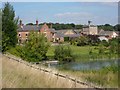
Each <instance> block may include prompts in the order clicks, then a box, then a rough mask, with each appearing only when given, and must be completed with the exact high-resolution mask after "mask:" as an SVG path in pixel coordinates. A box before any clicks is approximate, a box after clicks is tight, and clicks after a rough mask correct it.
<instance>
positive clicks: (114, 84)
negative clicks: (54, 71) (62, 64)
mask: <svg viewBox="0 0 120 90" xmlns="http://www.w3.org/2000/svg"><path fill="white" fill-rule="evenodd" d="M119 68H120V67H117V66H110V67H106V68H102V69H100V70H83V71H74V70H64V69H63V70H60V71H61V72H62V73H65V74H68V75H72V76H74V77H76V78H79V79H80V80H82V81H86V82H87V83H93V84H94V85H98V86H101V87H105V88H118V87H119V85H118V84H119V83H118V75H119V74H118V72H119Z"/></svg>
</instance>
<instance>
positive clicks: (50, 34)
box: [17, 20, 64, 43]
mask: <svg viewBox="0 0 120 90" xmlns="http://www.w3.org/2000/svg"><path fill="white" fill-rule="evenodd" d="M31 31H34V32H38V33H43V34H45V37H46V38H47V40H48V41H50V42H56V41H57V42H64V38H63V36H61V35H59V34H58V33H57V32H56V31H55V29H53V28H49V27H48V25H47V24H46V23H45V24H44V25H43V26H41V27H40V26H39V25H38V21H37V20H36V25H23V24H22V21H21V20H20V23H19V25H18V29H17V32H18V34H17V36H18V43H24V42H25V41H27V40H28V35H29V33H30V32H31Z"/></svg>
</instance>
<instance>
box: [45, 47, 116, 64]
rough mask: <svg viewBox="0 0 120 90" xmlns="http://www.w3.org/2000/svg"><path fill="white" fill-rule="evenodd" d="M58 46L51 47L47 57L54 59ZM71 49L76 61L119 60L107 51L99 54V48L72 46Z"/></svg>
mask: <svg viewBox="0 0 120 90" xmlns="http://www.w3.org/2000/svg"><path fill="white" fill-rule="evenodd" d="M55 47H56V46H51V47H50V48H49V49H48V52H47V54H46V55H47V56H48V57H49V58H52V59H53V58H54V50H55ZM70 48H71V50H72V54H73V56H74V57H75V61H82V62H84V61H89V60H97V59H99V60H100V59H109V60H110V58H111V59H113V58H118V55H117V54H111V55H109V54H108V53H107V52H108V50H105V53H104V54H101V55H100V54H99V50H98V48H99V47H98V46H75V45H70ZM90 50H92V54H91V55H90V54H89V51H90Z"/></svg>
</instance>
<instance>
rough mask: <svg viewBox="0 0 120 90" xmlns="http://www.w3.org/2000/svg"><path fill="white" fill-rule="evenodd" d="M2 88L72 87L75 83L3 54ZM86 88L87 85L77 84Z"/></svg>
mask: <svg viewBox="0 0 120 90" xmlns="http://www.w3.org/2000/svg"><path fill="white" fill-rule="evenodd" d="M2 66H3V67H2V88H72V87H74V83H73V82H71V81H68V80H66V79H64V78H57V77H55V76H53V75H50V74H49V73H48V74H47V73H45V72H42V71H40V70H37V69H34V68H32V67H29V66H26V65H25V64H23V63H19V62H17V61H14V60H11V59H9V58H7V57H6V56H2ZM76 87H79V88H85V87H88V86H85V85H76Z"/></svg>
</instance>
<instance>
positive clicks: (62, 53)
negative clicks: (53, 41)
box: [54, 45, 74, 63]
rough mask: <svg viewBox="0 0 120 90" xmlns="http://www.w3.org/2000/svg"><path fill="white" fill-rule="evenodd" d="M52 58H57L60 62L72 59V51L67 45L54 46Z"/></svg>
mask: <svg viewBox="0 0 120 90" xmlns="http://www.w3.org/2000/svg"><path fill="white" fill-rule="evenodd" d="M54 53H55V55H54V58H55V59H57V60H59V61H60V63H66V62H71V61H73V60H74V59H73V56H72V51H71V48H70V47H69V46H63V45H59V46H57V47H56V48H55V52H54Z"/></svg>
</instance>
